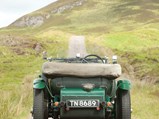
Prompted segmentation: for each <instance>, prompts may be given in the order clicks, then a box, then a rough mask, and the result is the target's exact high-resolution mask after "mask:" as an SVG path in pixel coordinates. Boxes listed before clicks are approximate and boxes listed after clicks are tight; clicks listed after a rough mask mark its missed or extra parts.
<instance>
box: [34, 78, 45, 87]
mask: <svg viewBox="0 0 159 119" xmlns="http://www.w3.org/2000/svg"><path fill="white" fill-rule="evenodd" d="M33 84H34V85H33V88H35V89H44V88H45V82H44V80H43V79H42V78H38V79H35V80H34V82H33Z"/></svg>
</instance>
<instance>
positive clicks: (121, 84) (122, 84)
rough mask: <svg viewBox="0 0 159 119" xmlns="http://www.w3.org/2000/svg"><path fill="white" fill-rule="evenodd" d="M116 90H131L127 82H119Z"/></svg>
mask: <svg viewBox="0 0 159 119" xmlns="http://www.w3.org/2000/svg"><path fill="white" fill-rule="evenodd" d="M117 86H118V88H120V89H123V90H130V89H131V83H130V81H129V80H119V81H118V83H117Z"/></svg>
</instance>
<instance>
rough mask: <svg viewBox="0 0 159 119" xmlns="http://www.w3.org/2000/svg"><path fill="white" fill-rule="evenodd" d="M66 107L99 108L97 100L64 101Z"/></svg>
mask: <svg viewBox="0 0 159 119" xmlns="http://www.w3.org/2000/svg"><path fill="white" fill-rule="evenodd" d="M66 105H67V107H72V108H80V107H99V100H69V101H66Z"/></svg>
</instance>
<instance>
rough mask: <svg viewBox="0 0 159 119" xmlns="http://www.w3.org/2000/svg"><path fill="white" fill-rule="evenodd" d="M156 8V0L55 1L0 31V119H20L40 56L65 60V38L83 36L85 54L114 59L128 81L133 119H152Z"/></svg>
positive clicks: (158, 35)
mask: <svg viewBox="0 0 159 119" xmlns="http://www.w3.org/2000/svg"><path fill="white" fill-rule="evenodd" d="M158 8H159V1H158V0H140V1H139V0H59V1H57V2H56V3H53V4H50V5H49V6H47V7H45V8H42V9H40V10H37V11H35V12H33V13H30V14H28V15H25V16H24V17H22V18H20V19H18V20H16V21H15V22H14V23H12V24H11V25H10V26H9V27H7V28H4V29H0V58H1V61H0V67H1V68H0V87H1V88H0V89H1V90H0V93H1V95H2V97H3V98H1V99H0V104H1V106H0V111H1V114H0V118H6V117H8V119H10V118H12V119H13V117H15V118H23V117H24V118H25V116H26V115H27V113H28V112H29V110H30V107H31V105H32V103H31V99H32V93H30V92H31V91H32V80H33V79H34V78H36V75H38V74H39V72H40V68H41V63H42V62H43V61H42V60H41V53H42V52H43V51H44V50H46V51H48V52H49V54H51V55H52V56H54V57H65V56H67V50H68V39H69V38H70V36H71V35H73V34H77V35H85V37H86V45H87V46H86V48H87V51H88V53H93V54H94V53H96V54H99V55H102V56H104V55H107V54H108V55H109V54H117V55H119V62H120V63H121V64H122V67H123V72H124V73H125V74H127V75H126V77H127V78H130V79H133V80H132V82H133V83H134V88H133V89H132V102H133V104H132V105H133V108H134V112H133V119H148V118H152V119H158V117H159V115H158V112H156V111H155V110H156V109H158V108H159V105H158V94H159V86H158V82H159V78H158V77H159V74H158V71H159V63H158V62H159V55H158V51H159V46H158V44H159V18H158V14H159V11H158ZM8 72H9V73H8ZM138 80H139V81H142V82H138ZM134 81H135V82H137V83H135V82H134ZM147 82H148V83H147ZM150 82H151V83H152V84H151V83H150ZM154 84H155V85H154ZM150 88H151V89H152V90H150ZM12 89H15V90H12ZM19 89H21V90H19ZM26 90H28V91H27V93H26ZM138 90H140V91H138ZM24 92H25V93H24ZM145 97H149V98H145ZM26 99H28V100H26ZM136 99H138V101H136ZM152 105H153V107H152ZM147 107H151V111H150V110H149V108H147ZM143 109H144V110H143ZM146 111H147V112H148V111H149V114H147V113H146Z"/></svg>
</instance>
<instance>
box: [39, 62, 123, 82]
mask: <svg viewBox="0 0 159 119" xmlns="http://www.w3.org/2000/svg"><path fill="white" fill-rule="evenodd" d="M42 73H43V74H44V75H49V76H53V77H54V76H76V77H106V78H113V79H114V78H118V77H119V76H120V75H121V66H120V65H119V64H97V63H90V64H82V63H57V62H45V63H44V64H43V66H42Z"/></svg>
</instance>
